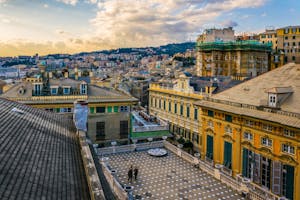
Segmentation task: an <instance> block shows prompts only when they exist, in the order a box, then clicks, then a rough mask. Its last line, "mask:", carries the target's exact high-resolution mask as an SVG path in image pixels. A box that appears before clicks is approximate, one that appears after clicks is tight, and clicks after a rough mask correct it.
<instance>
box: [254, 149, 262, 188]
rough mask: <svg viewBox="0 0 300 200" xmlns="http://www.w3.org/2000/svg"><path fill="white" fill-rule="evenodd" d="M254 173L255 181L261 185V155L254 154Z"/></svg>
mask: <svg viewBox="0 0 300 200" xmlns="http://www.w3.org/2000/svg"><path fill="white" fill-rule="evenodd" d="M254 162H255V163H254V171H253V181H254V182H255V183H257V184H260V182H261V181H260V180H261V177H260V155H259V154H256V153H255V154H254Z"/></svg>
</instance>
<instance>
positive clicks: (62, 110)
mask: <svg viewBox="0 0 300 200" xmlns="http://www.w3.org/2000/svg"><path fill="white" fill-rule="evenodd" d="M60 112H62V113H68V112H72V108H60Z"/></svg>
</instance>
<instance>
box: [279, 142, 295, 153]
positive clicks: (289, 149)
mask: <svg viewBox="0 0 300 200" xmlns="http://www.w3.org/2000/svg"><path fill="white" fill-rule="evenodd" d="M281 151H282V152H284V153H289V154H295V147H293V146H290V145H288V144H282V147H281Z"/></svg>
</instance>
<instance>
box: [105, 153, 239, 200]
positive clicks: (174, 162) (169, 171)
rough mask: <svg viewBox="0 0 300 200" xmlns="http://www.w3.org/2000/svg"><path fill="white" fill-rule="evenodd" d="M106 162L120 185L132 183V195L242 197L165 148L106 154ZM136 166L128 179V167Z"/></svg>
mask: <svg viewBox="0 0 300 200" xmlns="http://www.w3.org/2000/svg"><path fill="white" fill-rule="evenodd" d="M109 158H110V159H109V166H110V167H111V169H115V170H117V172H116V176H117V179H118V180H119V182H120V183H121V184H122V185H131V186H133V187H134V189H133V195H134V197H135V199H172V200H175V199H182V200H188V199H189V200H194V199H199V200H217V199H219V200H224V199H230V200H233V199H243V198H242V197H241V196H240V195H239V194H238V193H237V192H236V191H233V190H232V189H230V188H229V187H227V186H226V185H225V184H223V183H221V182H220V181H218V180H216V179H215V178H213V177H212V176H210V175H209V174H207V173H205V172H203V171H201V170H199V169H197V168H195V167H194V166H193V165H191V164H190V163H188V162H186V161H185V160H183V159H181V158H179V157H178V156H176V155H175V154H173V153H172V152H170V151H168V155H167V156H165V157H152V156H150V155H148V154H147V151H141V152H133V153H120V154H113V155H110V156H109ZM131 165H133V166H138V169H139V174H138V179H137V180H136V181H135V180H133V181H132V183H130V182H128V180H127V179H128V177H127V172H128V169H129V167H130V166H131Z"/></svg>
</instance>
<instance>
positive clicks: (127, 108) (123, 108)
mask: <svg viewBox="0 0 300 200" xmlns="http://www.w3.org/2000/svg"><path fill="white" fill-rule="evenodd" d="M128 111H129V106H120V112H128Z"/></svg>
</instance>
